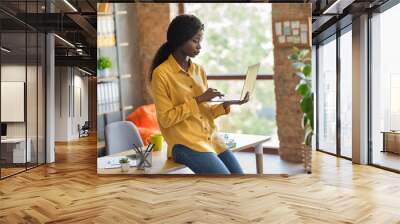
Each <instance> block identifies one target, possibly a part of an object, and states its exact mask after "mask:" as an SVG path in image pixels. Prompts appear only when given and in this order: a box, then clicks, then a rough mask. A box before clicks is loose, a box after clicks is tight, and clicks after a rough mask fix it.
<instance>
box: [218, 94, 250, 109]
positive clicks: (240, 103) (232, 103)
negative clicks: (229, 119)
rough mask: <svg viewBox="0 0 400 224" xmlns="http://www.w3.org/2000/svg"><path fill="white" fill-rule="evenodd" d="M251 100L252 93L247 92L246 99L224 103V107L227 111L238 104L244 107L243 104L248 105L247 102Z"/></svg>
mask: <svg viewBox="0 0 400 224" xmlns="http://www.w3.org/2000/svg"><path fill="white" fill-rule="evenodd" d="M249 99H250V93H249V92H247V93H246V96H245V97H244V99H243V100H231V101H225V102H223V103H222V105H223V106H224V108H225V109H226V108H227V107H229V106H230V105H234V104H236V105H242V104H244V103H247V102H249Z"/></svg>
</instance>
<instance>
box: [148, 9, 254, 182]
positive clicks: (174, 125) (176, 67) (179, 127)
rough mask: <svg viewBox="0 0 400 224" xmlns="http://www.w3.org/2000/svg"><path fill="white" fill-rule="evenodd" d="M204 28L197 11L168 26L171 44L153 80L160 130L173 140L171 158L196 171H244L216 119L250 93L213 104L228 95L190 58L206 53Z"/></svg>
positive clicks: (162, 49)
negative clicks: (219, 131)
mask: <svg viewBox="0 0 400 224" xmlns="http://www.w3.org/2000/svg"><path fill="white" fill-rule="evenodd" d="M203 30H204V25H203V24H202V23H201V22H200V20H199V19H198V18H196V17H195V16H193V15H180V16H177V17H175V19H174V20H173V21H172V22H171V24H170V25H169V27H168V31H167V42H166V43H164V44H163V45H162V46H161V47H160V48H159V50H158V51H157V53H156V55H155V57H154V59H153V64H152V67H151V71H150V82H151V89H152V94H153V98H154V103H155V106H156V112H157V119H158V122H159V124H160V130H161V132H162V134H163V136H164V138H165V140H166V142H167V143H168V158H171V157H172V158H173V159H174V161H175V162H177V163H181V164H184V165H186V166H187V167H189V168H190V169H191V170H192V171H193V172H194V173H196V174H243V171H242V168H241V166H240V164H239V162H238V161H237V159H236V157H235V156H234V154H233V153H232V151H231V150H228V149H226V148H227V147H226V145H225V144H224V142H223V141H222V140H221V139H220V138H219V137H218V135H217V131H216V126H215V124H214V119H216V118H217V117H219V116H221V115H224V114H228V113H229V111H230V105H232V104H239V105H240V104H243V103H246V102H247V101H248V99H249V97H248V95H246V98H245V100H243V101H228V102H224V103H220V104H218V105H210V104H209V103H208V102H209V101H210V100H211V99H213V98H214V97H218V96H223V94H221V93H220V92H219V91H218V90H216V89H212V88H208V85H207V76H206V74H205V72H204V69H203V68H202V67H201V66H199V65H197V64H195V63H193V62H192V61H191V59H190V58H194V57H195V56H196V55H198V54H199V53H200V49H201V46H200V42H201V41H202V38H203Z"/></svg>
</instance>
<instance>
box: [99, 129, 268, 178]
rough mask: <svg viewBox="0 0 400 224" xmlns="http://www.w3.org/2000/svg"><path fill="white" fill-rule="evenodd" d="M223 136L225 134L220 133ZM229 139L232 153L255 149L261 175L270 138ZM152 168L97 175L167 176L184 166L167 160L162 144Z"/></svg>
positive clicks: (238, 136)
mask: <svg viewBox="0 0 400 224" xmlns="http://www.w3.org/2000/svg"><path fill="white" fill-rule="evenodd" d="M221 134H225V133H221ZM226 134H228V136H229V139H234V140H235V142H236V147H234V148H232V149H231V150H232V151H234V152H235V151H241V150H243V149H247V148H251V147H255V155H256V164H257V174H262V173H263V146H262V144H263V143H264V142H266V141H268V140H269V139H270V138H271V137H269V136H262V135H247V134H232V133H226ZM133 154H135V152H134V151H133V150H127V151H124V152H119V153H115V154H113V155H109V156H105V157H100V158H97V164H101V162H100V160H101V161H104V160H107V159H110V158H112V157H118V156H127V155H133ZM152 157H153V158H152V161H153V163H152V167H151V168H149V169H146V170H137V169H136V167H131V168H130V169H129V171H128V172H121V168H112V169H104V168H101V167H98V168H97V173H98V174H101V175H103V174H168V173H169V172H172V171H176V170H179V169H183V168H185V167H186V166H185V165H183V164H179V163H175V162H174V161H173V160H172V159H167V145H166V144H164V146H163V149H162V150H161V151H158V152H153V154H152Z"/></svg>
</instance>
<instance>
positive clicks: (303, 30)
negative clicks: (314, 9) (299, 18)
mask: <svg viewBox="0 0 400 224" xmlns="http://www.w3.org/2000/svg"><path fill="white" fill-rule="evenodd" d="M300 31H301V32H306V31H308V28H307V24H304V23H302V24H301V25H300Z"/></svg>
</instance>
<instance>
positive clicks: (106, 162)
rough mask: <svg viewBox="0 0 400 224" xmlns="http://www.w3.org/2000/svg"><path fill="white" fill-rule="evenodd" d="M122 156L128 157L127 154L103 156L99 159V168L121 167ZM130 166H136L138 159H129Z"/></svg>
mask: <svg viewBox="0 0 400 224" xmlns="http://www.w3.org/2000/svg"><path fill="white" fill-rule="evenodd" d="M122 158H127V157H125V156H115V157H107V156H106V157H101V158H98V159H97V168H98V169H113V168H120V167H121V164H120V163H119V160H120V159H122ZM128 160H129V166H136V160H131V159H129V158H128Z"/></svg>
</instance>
